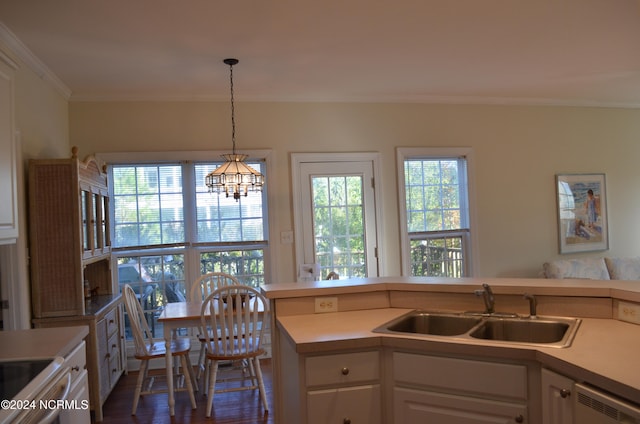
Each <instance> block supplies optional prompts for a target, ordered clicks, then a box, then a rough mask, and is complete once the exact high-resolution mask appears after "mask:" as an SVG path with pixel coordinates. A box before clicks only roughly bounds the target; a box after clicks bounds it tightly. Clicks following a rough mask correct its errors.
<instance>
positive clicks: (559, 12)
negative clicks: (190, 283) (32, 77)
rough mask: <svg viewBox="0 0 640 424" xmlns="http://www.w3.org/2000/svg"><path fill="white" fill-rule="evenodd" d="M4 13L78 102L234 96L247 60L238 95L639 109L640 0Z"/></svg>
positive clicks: (63, 0)
mask: <svg viewBox="0 0 640 424" xmlns="http://www.w3.org/2000/svg"><path fill="white" fill-rule="evenodd" d="M0 23H2V24H3V25H0V30H1V31H0V36H1V37H0V41H3V42H4V43H5V44H8V45H10V46H12V48H13V49H14V50H15V49H16V46H17V47H19V48H18V50H20V49H22V48H23V47H26V48H24V50H25V51H26V52H27V53H22V54H24V55H26V56H28V53H29V52H31V53H32V54H33V55H35V57H37V60H36V62H42V63H43V64H44V65H45V69H46V68H48V70H50V71H51V72H52V73H53V74H54V75H55V76H56V77H57V78H58V79H59V80H60V81H61V82H62V84H61V86H63V87H65V86H66V87H67V88H68V90H69V91H70V93H71V97H70V99H71V100H72V101H73V100H155V99H157V100H228V97H229V69H228V67H227V66H226V65H225V64H224V63H223V62H222V60H223V59H224V58H227V57H236V58H238V59H239V60H240V63H239V64H238V65H237V66H236V67H234V83H235V96H236V99H237V100H241V101H242V100H247V101H248V100H251V101H356V102H377V101H381V102H449V103H493V104H495V103H497V104H502V103H504V104H556V105H587V106H590V105H594V106H598V105H599V106H621V107H640V0H528V1H526V0H320V1H317V0H316V1H311V0H55V1H53V0H0ZM14 38H15V40H13V39H14ZM16 40H17V41H16ZM22 44H23V45H24V46H22Z"/></svg>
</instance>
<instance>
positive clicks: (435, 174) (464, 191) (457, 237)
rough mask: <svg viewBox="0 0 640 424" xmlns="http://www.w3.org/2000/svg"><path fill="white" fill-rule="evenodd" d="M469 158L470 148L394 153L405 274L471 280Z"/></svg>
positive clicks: (408, 149)
mask: <svg viewBox="0 0 640 424" xmlns="http://www.w3.org/2000/svg"><path fill="white" fill-rule="evenodd" d="M469 155H470V150H469V149H439V148H438V149H434V148H399V149H398V151H397V161H398V172H399V184H398V185H399V187H398V191H399V193H400V198H401V204H400V216H401V228H402V234H401V239H402V256H403V273H404V274H405V275H411V276H430V277H453V278H460V277H466V276H470V270H471V249H470V245H471V243H470V239H471V225H470V219H469V216H470V214H469V181H468V167H469V161H470V156H469Z"/></svg>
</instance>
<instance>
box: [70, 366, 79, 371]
mask: <svg viewBox="0 0 640 424" xmlns="http://www.w3.org/2000/svg"><path fill="white" fill-rule="evenodd" d="M71 370H72V371H76V372H78V371H80V367H79V366H78V365H76V366H74V367H71Z"/></svg>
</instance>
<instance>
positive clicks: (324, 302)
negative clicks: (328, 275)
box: [316, 297, 338, 314]
mask: <svg viewBox="0 0 640 424" xmlns="http://www.w3.org/2000/svg"><path fill="white" fill-rule="evenodd" d="M325 312H338V298H337V297H316V314H321V313H325Z"/></svg>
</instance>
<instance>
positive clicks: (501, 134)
mask: <svg viewBox="0 0 640 424" xmlns="http://www.w3.org/2000/svg"><path fill="white" fill-rule="evenodd" d="M69 111H70V140H71V144H72V145H78V146H79V147H80V150H81V152H84V153H93V152H121V151H148V150H153V151H164V150H206V149H227V148H230V144H231V142H230V120H229V106H228V104H227V103H206V102H193V103H191V102H174V103H161V102H156V103H145V102H139V103H119V102H103V103H92V102H72V103H70V106H69ZM236 121H237V138H236V140H237V143H238V148H239V149H264V148H269V149H272V151H273V157H274V159H275V164H276V166H277V169H276V171H275V174H274V175H270V176H269V178H274V179H275V181H276V184H275V187H276V189H277V190H276V192H275V193H270V196H271V199H270V201H271V203H270V204H271V206H272V207H273V208H274V210H275V211H277V213H276V214H275V227H274V228H271V231H272V234H271V240H272V245H273V246H274V253H275V254H276V255H277V256H276V258H277V267H278V276H279V280H280V281H293V280H294V278H295V271H294V264H293V246H292V245H282V244H280V242H279V240H280V237H279V235H280V232H281V231H287V230H292V229H293V217H292V210H291V196H290V188H291V181H290V175H291V172H290V169H289V154H290V153H291V152H317V151H323V152H347V151H348V152H357V151H376V152H380V153H381V157H382V161H381V166H382V170H381V173H382V175H383V177H384V181H383V183H382V184H383V190H382V192H383V196H384V197H383V199H381V200H382V205H383V217H384V235H385V241H384V243H383V245H382V246H381V253H382V255H383V258H384V263H385V266H386V268H385V272H384V274H385V275H398V274H399V273H400V266H399V241H398V240H399V233H398V224H397V219H398V208H397V189H396V187H397V186H396V166H395V148H396V147H399V146H402V147H410V146H434V147H441V146H456V147H458V146H465V147H466V146H469V147H472V148H473V149H474V154H475V159H476V163H475V165H476V166H475V175H473V176H472V178H474V181H475V184H476V189H477V191H476V194H475V195H476V196H475V197H476V199H475V200H476V204H477V209H476V218H477V222H478V225H477V228H476V235H477V236H478V237H479V239H478V241H479V243H478V246H479V251H477V252H474V253H475V254H476V255H478V261H477V262H478V264H479V267H478V269H476V272H475V276H478V277H535V276H537V275H538V273H539V271H540V269H541V265H542V263H543V262H545V261H547V260H550V259H555V258H559V257H560V255H559V254H558V247H557V244H558V242H557V219H556V200H555V195H556V194H555V180H554V178H555V177H554V176H555V174H556V173H605V174H606V178H607V193H608V197H609V199H608V200H609V202H608V214H609V226H610V250H609V251H608V252H605V253H603V252H595V253H588V254H582V255H583V256H584V255H602V254H607V255H611V256H637V255H640V245H638V243H637V242H636V240H637V238H638V234H640V220H639V219H637V217H638V216H639V214H638V212H639V211H640V193H639V192H638V190H637V183H638V181H640V167H639V166H638V165H637V158H638V157H640V155H639V154H640V143H638V139H639V138H640V110H627V109H605V108H572V107H525V106H481V105H423V104H360V103H358V104H317V103H241V102H237V103H236ZM574 256H576V255H563V256H562V257H574Z"/></svg>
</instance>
